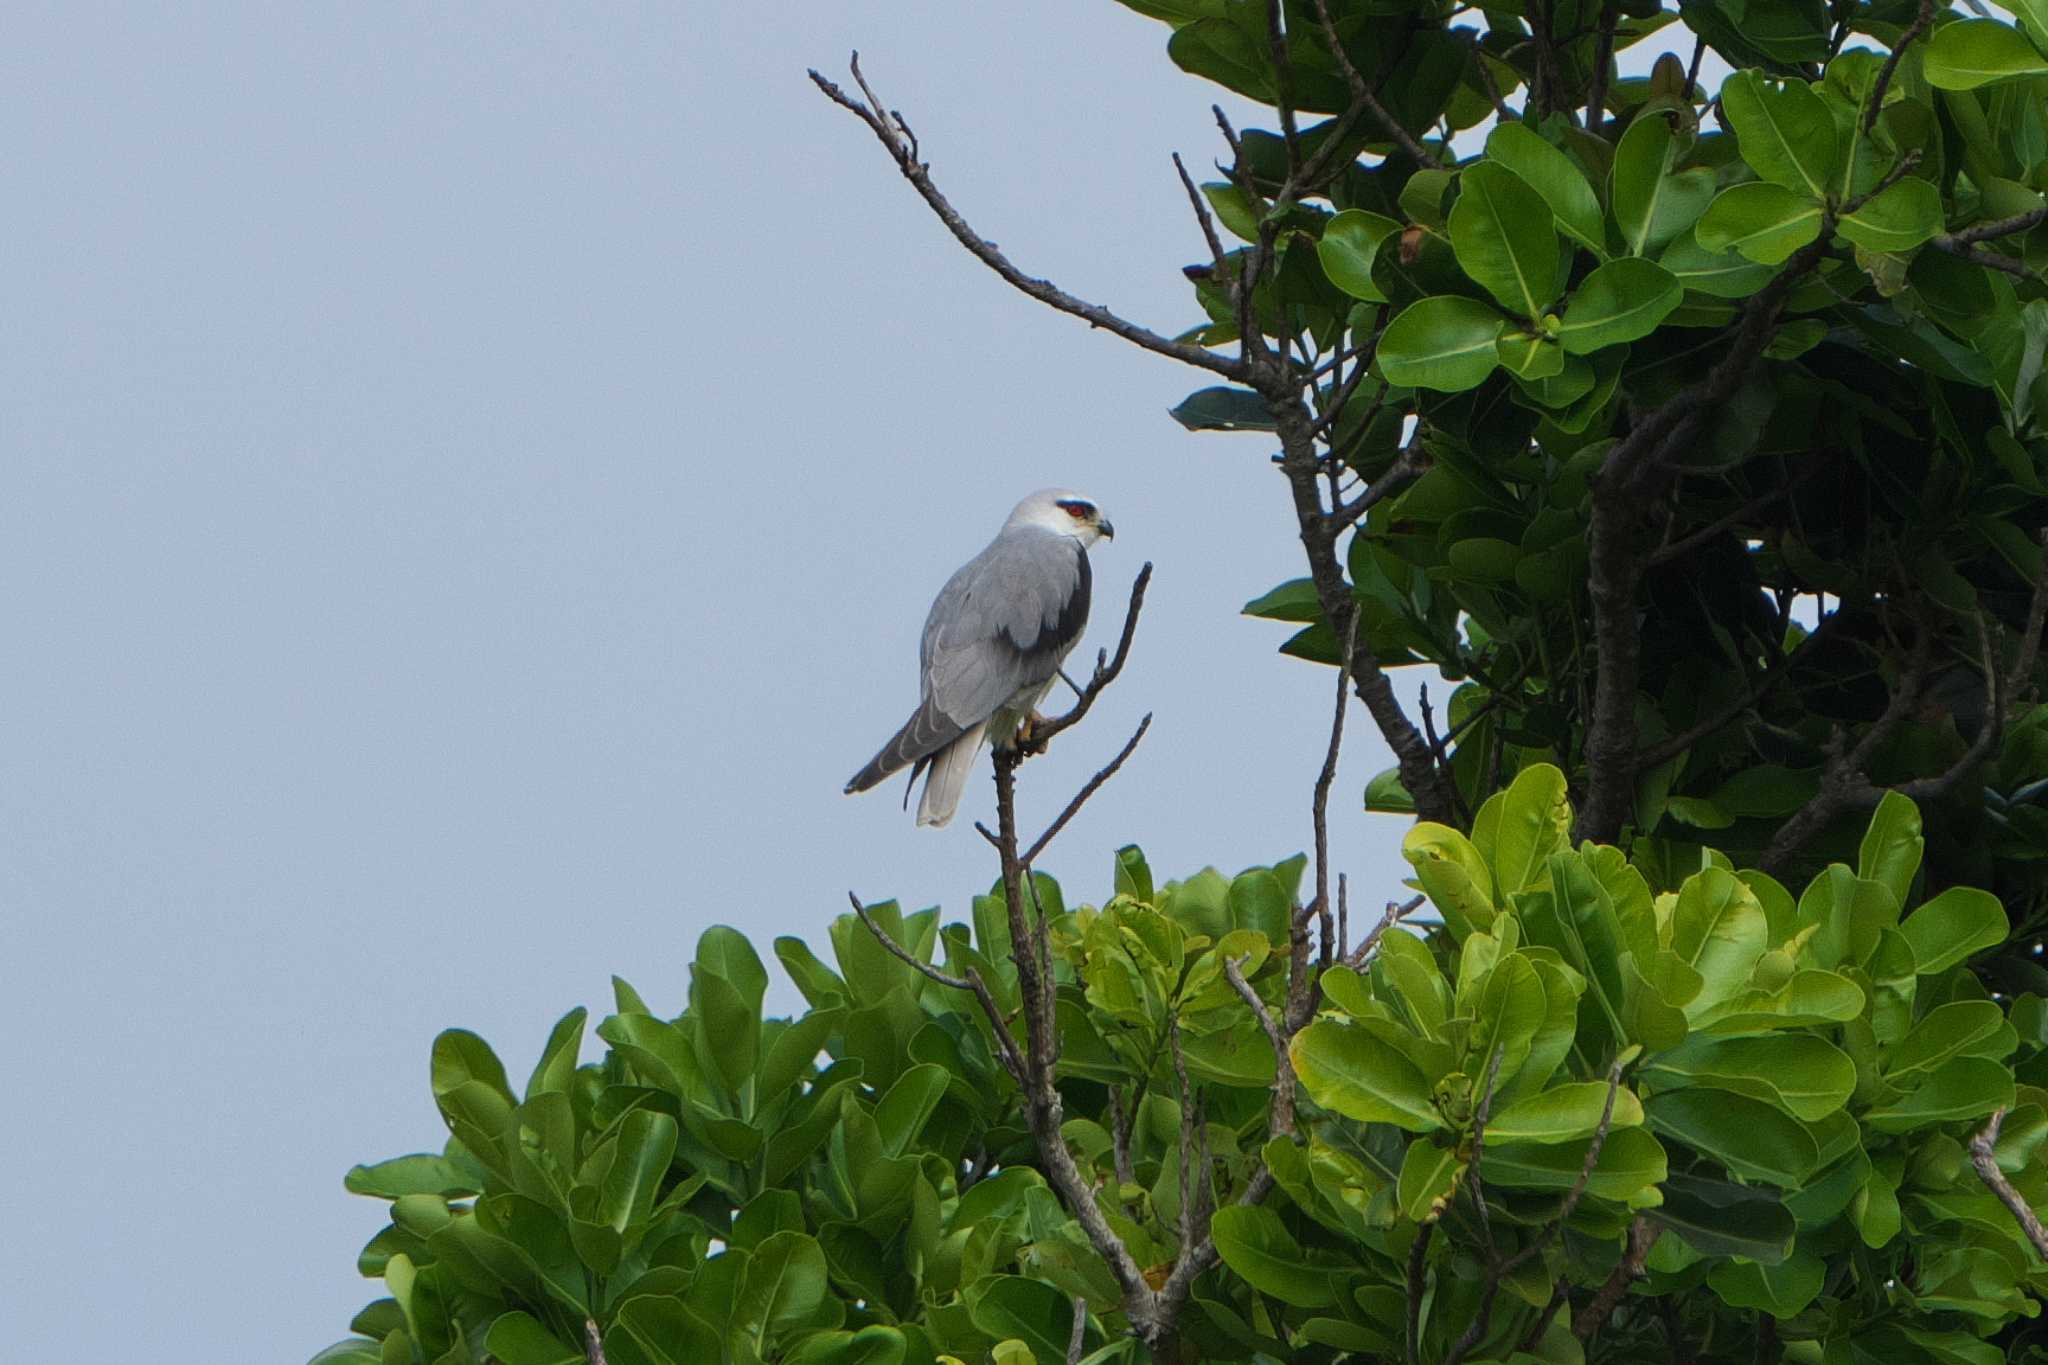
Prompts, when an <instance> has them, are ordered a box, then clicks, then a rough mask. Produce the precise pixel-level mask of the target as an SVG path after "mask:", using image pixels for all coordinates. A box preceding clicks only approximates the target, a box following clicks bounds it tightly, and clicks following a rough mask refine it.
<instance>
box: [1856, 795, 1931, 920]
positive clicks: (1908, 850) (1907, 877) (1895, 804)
mask: <svg viewBox="0 0 2048 1365" xmlns="http://www.w3.org/2000/svg"><path fill="white" fill-rule="evenodd" d="M1926 847H1927V840H1926V839H1925V838H1923V837H1922V836H1921V833H1920V808H1919V807H1918V806H1916V805H1914V804H1913V801H1912V798H1910V797H1907V796H1903V795H1901V794H1900V793H1898V792H1895V791H1888V792H1886V793H1885V794H1884V798H1883V799H1882V800H1880V801H1879V802H1878V803H1877V813H1876V814H1874V815H1872V816H1871V817H1870V828H1869V829H1868V830H1866V831H1865V832H1864V835H1863V845H1862V848H1861V849H1860V850H1859V851H1858V853H1857V855H1856V875H1857V876H1859V877H1867V878H1869V879H1870V880H1871V881H1874V882H1878V883H1880V884H1881V885H1883V886H1884V888H1885V889H1886V890H1888V891H1890V892H1891V893H1892V899H1894V900H1896V901H1897V902H1898V903H1899V904H1900V905H1904V904H1905V903H1906V897H1907V894H1908V893H1909V892H1911V891H1912V889H1913V878H1914V876H1915V875H1916V874H1918V872H1919V871H1920V855H1921V852H1922V850H1924V849H1925V848H1926Z"/></svg>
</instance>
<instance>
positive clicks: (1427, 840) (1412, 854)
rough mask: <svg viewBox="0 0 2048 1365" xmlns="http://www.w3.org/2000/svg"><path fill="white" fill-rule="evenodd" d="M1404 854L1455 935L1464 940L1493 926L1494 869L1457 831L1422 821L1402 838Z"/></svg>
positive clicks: (1452, 934)
mask: <svg viewBox="0 0 2048 1365" xmlns="http://www.w3.org/2000/svg"><path fill="white" fill-rule="evenodd" d="M1401 856H1402V857H1403V858H1406V859H1407V860H1408V862H1409V864H1410V865H1411V866H1412V867H1414V869H1415V880H1417V881H1418V882H1420V883H1422V889H1423V891H1424V892H1425V893H1427V894H1428V896H1429V899H1430V903H1431V904H1432V905H1434V906H1435V907H1436V909H1437V913H1438V914H1440V915H1442V916H1443V919H1444V927H1445V928H1447V929H1449V930H1450V932H1451V937H1453V938H1458V939H1462V938H1463V937H1464V936H1465V935H1466V934H1469V933H1471V932H1472V931H1473V930H1475V929H1479V930H1483V929H1485V928H1486V927H1487V926H1488V925H1490V924H1492V923H1493V916H1494V908H1493V869H1491V868H1489V867H1488V866H1487V865H1486V860H1485V859H1484V858H1482V857H1481V856H1480V855H1479V850H1478V849H1476V848H1474V847H1473V846H1472V841H1471V840H1470V839H1467V838H1466V837H1465V836H1464V835H1463V834H1460V833H1459V832H1458V831H1457V830H1454V829H1452V828H1451V827H1450V826H1448V825H1439V824H1436V823H1434V822H1432V821H1428V820H1424V821H1422V822H1421V823H1419V824H1417V825H1416V826H1415V827H1414V828H1413V829H1411V830H1409V831H1408V833H1407V836H1406V837H1405V838H1403V839H1402V840H1401Z"/></svg>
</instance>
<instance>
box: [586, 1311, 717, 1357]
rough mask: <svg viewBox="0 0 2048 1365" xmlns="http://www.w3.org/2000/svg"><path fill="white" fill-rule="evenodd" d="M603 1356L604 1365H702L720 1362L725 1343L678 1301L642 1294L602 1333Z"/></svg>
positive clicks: (618, 1313) (616, 1315) (620, 1312)
mask: <svg viewBox="0 0 2048 1365" xmlns="http://www.w3.org/2000/svg"><path fill="white" fill-rule="evenodd" d="M604 1355H605V1360H606V1362H607V1365H701V1362H704V1361H709V1360H721V1359H723V1358H724V1355H725V1343H724V1341H723V1339H722V1338H721V1337H720V1335H719V1332H718V1330H717V1329H716V1328H714V1327H713V1326H712V1325H711V1324H710V1323H708V1322H706V1321H704V1319H703V1318H701V1317H699V1316H697V1314H695V1313H694V1312H692V1311H691V1310H690V1309H689V1308H687V1307H685V1306H684V1304H683V1301H682V1300H681V1299H677V1298H671V1297H669V1296H668V1295H666V1294H641V1295H638V1296H636V1297H634V1298H630V1299H627V1300H626V1301H625V1302H624V1303H623V1304H621V1305H619V1311H618V1312H617V1313H616V1314H614V1315H613V1317H612V1325H611V1326H610V1327H609V1328H607V1329H606V1330H605V1334H604Z"/></svg>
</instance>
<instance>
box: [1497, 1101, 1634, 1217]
mask: <svg viewBox="0 0 2048 1365" xmlns="http://www.w3.org/2000/svg"><path fill="white" fill-rule="evenodd" d="M1617 1100H1618V1097H1617ZM1591 1143H1592V1139H1591V1138H1590V1137H1588V1138H1587V1139H1586V1140H1585V1141H1582V1142H1565V1143H1534V1142H1496V1141H1495V1138H1494V1134H1493V1132H1492V1129H1491V1127H1489V1128H1488V1131H1487V1135H1486V1183H1487V1184H1488V1185H1489V1186H1494V1185H1499V1186H1504V1187H1507V1188H1511V1189H1524V1190H1555V1191H1560V1192H1561V1191H1564V1190H1568V1189H1570V1188H1571V1187H1572V1186H1573V1185H1575V1184H1577V1183H1578V1179H1579V1173H1580V1172H1581V1171H1583V1170H1584V1169H1585V1166H1586V1149H1587V1148H1588V1147H1589V1146H1590V1145H1591ZM1667 1174H1668V1170H1667V1167H1666V1164H1665V1156H1664V1147H1663V1144H1662V1143H1660V1142H1658V1141H1657V1139H1656V1138H1655V1137H1653V1136H1651V1134H1650V1133H1649V1132H1648V1131H1647V1130H1646V1129H1643V1128H1617V1129H1614V1130H1612V1131H1610V1132H1609V1133H1608V1134H1607V1140H1606V1141H1605V1142H1603V1143H1601V1144H1600V1159H1599V1160H1598V1161H1597V1162H1595V1163H1594V1165H1593V1176H1592V1178H1591V1179H1590V1180H1588V1181H1587V1182H1586V1192H1587V1193H1588V1194H1591V1195H1593V1196H1595V1197H1596V1198H1600V1199H1612V1200H1615V1201H1617V1202H1622V1203H1626V1202H1627V1201H1628V1200H1630V1199H1632V1198H1634V1197H1635V1196H1636V1195H1637V1194H1639V1193H1641V1192H1642V1191H1644V1190H1647V1189H1649V1188H1651V1187H1652V1186H1654V1185H1658V1184H1661V1183H1663V1181H1664V1178H1665V1176H1666V1175H1667Z"/></svg>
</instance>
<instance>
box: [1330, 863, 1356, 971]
mask: <svg viewBox="0 0 2048 1365" xmlns="http://www.w3.org/2000/svg"><path fill="white" fill-rule="evenodd" d="M1350 946H1351V889H1350V886H1349V885H1348V884H1347V883H1346V882H1345V880H1344V874H1343V873H1342V872H1339V873H1338V874H1337V958H1338V960H1339V961H1342V960H1343V957H1344V954H1345V953H1346V952H1347V951H1348V950H1349V949H1350ZM1324 965H1325V966H1327V965H1329V964H1327V963H1325V964H1324Z"/></svg>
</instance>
